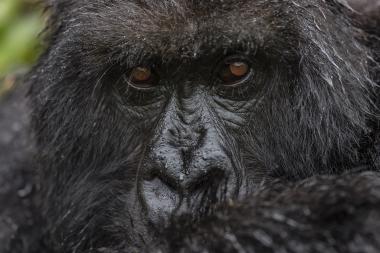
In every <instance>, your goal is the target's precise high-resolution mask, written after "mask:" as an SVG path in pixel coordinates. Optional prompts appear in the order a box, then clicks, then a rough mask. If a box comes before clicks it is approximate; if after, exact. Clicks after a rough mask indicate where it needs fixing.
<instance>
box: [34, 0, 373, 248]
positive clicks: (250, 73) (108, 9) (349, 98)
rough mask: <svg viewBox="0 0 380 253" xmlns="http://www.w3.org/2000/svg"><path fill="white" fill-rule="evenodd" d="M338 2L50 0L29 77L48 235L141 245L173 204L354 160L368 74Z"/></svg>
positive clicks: (232, 193) (201, 204)
mask: <svg viewBox="0 0 380 253" xmlns="http://www.w3.org/2000/svg"><path fill="white" fill-rule="evenodd" d="M337 6H338V4H335V3H334V4H333V3H332V4H331V5H327V4H326V3H325V2H324V1H314V0H313V1H289V2H279V1H243V0H241V1H195V0H194V1H180V0H178V1H149V0H144V1H137V0H135V1H132V0H131V1H124V0H123V1H122V0H115V1H111V2H108V1H80V2H69V1H64V0H61V1H57V2H56V3H55V5H54V6H53V11H56V12H57V13H60V14H59V15H55V16H53V20H52V30H53V31H52V38H51V44H50V47H49V48H48V50H47V52H46V53H45V55H44V56H43V57H42V59H41V61H40V64H39V65H38V66H37V67H36V69H35V71H34V75H33V77H32V79H31V80H32V82H33V89H32V97H33V105H34V108H35V109H34V129H35V131H36V137H37V142H38V149H39V151H40V153H39V161H40V176H41V178H42V183H41V184H42V187H43V192H44V193H46V196H45V199H44V206H43V209H44V210H46V214H45V215H46V217H48V218H47V231H49V232H48V233H49V235H50V237H51V238H50V243H51V244H52V245H53V248H54V247H55V248H56V250H58V251H59V252H69V251H70V252H71V251H73V250H74V249H75V250H78V251H81V250H83V251H85V250H93V249H98V250H100V249H102V248H107V249H114V250H120V249H124V248H125V247H126V246H127V245H128V246H130V245H132V246H133V245H134V246H136V247H141V245H143V244H146V243H149V241H150V240H151V239H152V238H153V239H154V238H155V235H156V234H158V233H159V231H160V229H162V228H163V227H166V226H167V225H168V224H169V223H170V219H171V218H172V217H173V216H179V215H188V216H189V219H191V220H197V219H198V218H200V217H203V216H204V215H207V214H209V213H211V212H212V211H213V208H214V207H215V206H216V204H218V203H221V202H226V201H229V200H231V199H237V198H244V196H246V195H247V194H248V193H251V192H252V191H254V190H255V187H257V185H258V184H259V183H261V182H263V181H268V180H271V178H278V177H280V178H285V179H289V180H297V179H300V178H305V177H307V176H310V175H313V174H317V173H318V174H319V173H334V172H336V171H341V170H344V169H345V168H347V167H349V166H350V165H351V164H352V163H354V162H355V161H356V158H357V156H356V151H355V150H356V146H357V144H358V142H359V141H360V138H361V136H362V135H363V134H364V133H365V132H366V127H365V118H367V116H368V115H369V114H370V113H371V111H372V105H371V101H370V99H368V98H369V95H370V93H371V89H372V83H371V81H370V79H369V78H368V70H367V62H366V59H367V55H366V52H367V51H366V49H365V48H363V47H362V46H360V45H359V44H358V43H357V42H356V41H355V40H353V39H352V37H353V34H354V31H353V30H352V29H351V28H350V26H349V25H348V23H347V21H346V20H345V19H344V18H343V15H336V13H334V11H335V12H336V11H337V10H336V9H337ZM347 52H349V53H347ZM358 59H359V60H358Z"/></svg>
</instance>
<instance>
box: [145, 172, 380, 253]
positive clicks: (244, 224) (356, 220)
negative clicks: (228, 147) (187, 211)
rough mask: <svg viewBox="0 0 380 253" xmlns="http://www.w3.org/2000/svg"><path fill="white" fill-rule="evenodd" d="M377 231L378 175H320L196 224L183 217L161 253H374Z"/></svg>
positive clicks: (271, 189)
mask: <svg viewBox="0 0 380 253" xmlns="http://www.w3.org/2000/svg"><path fill="white" fill-rule="evenodd" d="M379 232H380V174H378V173H372V172H365V173H360V174H346V175H343V176H319V177H313V178H310V179H306V180H304V181H301V182H298V183H282V182H280V181H277V182H275V183H273V184H272V183H271V184H270V185H268V186H262V187H261V188H260V189H259V190H258V191H257V192H256V193H255V194H254V195H253V196H251V197H250V198H247V199H245V200H243V201H240V202H231V203H229V204H226V205H223V206H220V207H219V208H218V210H217V211H216V212H215V213H214V214H213V215H212V216H211V217H207V219H204V221H202V220H201V221H200V222H199V223H195V225H194V223H192V222H191V221H189V220H187V219H186V217H185V216H183V217H182V218H180V219H179V220H176V221H173V226H172V227H171V228H169V229H168V230H167V231H166V236H165V237H166V238H165V239H164V240H165V241H167V240H168V239H169V242H168V243H167V244H166V245H165V246H164V247H165V248H164V250H163V251H161V252H168V251H169V252H278V253H279V252H281V253H285V252H286V253H290V252H292V253H309V252H345V253H351V252H352V253H353V252H373V253H374V252H379V250H380V233H379ZM167 250H168V251H167ZM148 251H149V252H152V250H148ZM156 252H157V251H156ZM158 252H159V251H158Z"/></svg>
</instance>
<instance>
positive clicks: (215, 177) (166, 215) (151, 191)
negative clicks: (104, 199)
mask: <svg viewBox="0 0 380 253" xmlns="http://www.w3.org/2000/svg"><path fill="white" fill-rule="evenodd" d="M236 178H237V177H235V176H233V175H232V173H229V175H227V174H226V173H225V171H223V170H220V169H218V168H212V169H210V170H208V173H206V174H205V175H203V176H202V177H200V178H195V179H194V180H188V181H186V180H185V177H184V176H183V177H180V178H179V179H178V180H173V179H170V177H168V176H166V175H165V176H161V175H158V174H156V175H153V176H150V177H146V178H144V179H143V180H140V181H141V182H140V183H139V186H138V188H137V189H138V190H137V194H138V196H139V199H140V202H141V205H142V207H143V209H145V210H146V212H147V213H148V216H149V217H152V218H151V221H152V222H153V223H154V224H160V225H162V223H164V224H165V225H167V224H169V220H170V219H171V218H173V217H178V216H183V215H190V216H192V218H193V219H199V218H201V217H203V216H205V215H207V214H210V213H212V211H213V209H214V208H215V206H216V205H217V204H218V203H221V202H226V201H227V200H230V199H235V198H237V196H238V193H239V185H240V184H239V183H238V180H236ZM139 193H141V194H139Z"/></svg>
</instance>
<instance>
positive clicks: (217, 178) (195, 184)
mask: <svg viewBox="0 0 380 253" xmlns="http://www.w3.org/2000/svg"><path fill="white" fill-rule="evenodd" d="M227 177H228V175H227V173H226V171H225V170H224V169H222V168H220V167H212V168H209V169H207V170H206V172H205V173H202V174H199V175H197V176H196V177H194V178H193V179H192V180H190V181H189V182H188V184H187V185H186V190H187V191H188V192H189V193H192V192H196V191H202V190H205V189H207V188H210V187H214V188H217V187H218V185H219V184H220V183H221V182H222V181H223V180H227Z"/></svg>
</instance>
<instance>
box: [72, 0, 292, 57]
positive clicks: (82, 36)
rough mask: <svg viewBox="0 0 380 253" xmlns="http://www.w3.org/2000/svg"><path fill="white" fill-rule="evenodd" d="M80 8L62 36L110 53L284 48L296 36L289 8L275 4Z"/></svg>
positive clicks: (178, 2) (147, 2) (177, 0)
mask: <svg viewBox="0 0 380 253" xmlns="http://www.w3.org/2000/svg"><path fill="white" fill-rule="evenodd" d="M78 4H79V3H78ZM294 4H295V3H294V2H292V4H291V5H294ZM79 5H80V8H74V10H75V11H73V12H72V13H70V14H69V18H67V26H66V27H67V28H66V29H67V30H68V31H69V32H66V33H65V35H66V36H70V34H71V36H73V34H75V36H76V39H75V40H76V41H78V42H79V43H81V44H83V46H84V47H85V48H88V47H91V48H93V47H94V46H96V47H97V48H99V47H100V48H107V49H108V50H109V51H112V52H120V51H126V50H122V49H128V52H129V53H131V52H133V50H131V48H132V49H136V50H135V51H136V52H140V51H144V53H152V54H159V55H165V56H166V57H168V58H169V57H171V56H175V57H180V58H189V57H196V56H198V55H200V54H201V53H202V50H204V51H210V48H211V49H214V48H215V47H216V46H217V47H218V48H231V46H233V45H238V46H242V47H244V48H247V49H248V50H251V49H254V48H256V47H258V46H262V45H267V44H272V45H282V46H284V45H287V44H288V43H286V41H289V40H288V39H289V37H293V38H294V33H295V32H294V31H293V30H294V27H295V26H294V24H291V23H292V22H293V18H292V15H289V6H288V4H283V3H282V4H278V3H277V1H247V0H241V1H221V0H218V1H185V0H171V1H168V0H166V1H152V0H139V1H137V0H135V1H121V0H115V1H104V2H100V3H99V2H96V3H94V2H90V1H86V2H82V3H80V4H79ZM294 6H295V5H294ZM258 10H260V11H258ZM285 16H287V17H286V18H284V17H285ZM78 19H79V20H78ZM78 21H79V22H78ZM279 33H280V34H281V36H278V34H279ZM279 40H281V43H279V42H280V41H279ZM284 42H285V43H284Z"/></svg>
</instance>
